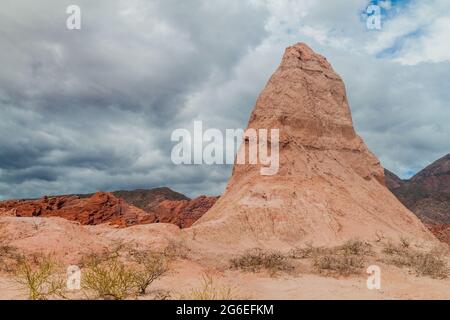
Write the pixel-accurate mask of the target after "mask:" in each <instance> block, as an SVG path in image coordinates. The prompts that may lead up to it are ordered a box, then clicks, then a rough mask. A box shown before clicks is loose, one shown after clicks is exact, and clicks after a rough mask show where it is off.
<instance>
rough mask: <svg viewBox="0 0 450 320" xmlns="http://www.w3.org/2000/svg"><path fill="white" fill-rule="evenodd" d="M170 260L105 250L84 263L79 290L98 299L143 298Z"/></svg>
mask: <svg viewBox="0 0 450 320" xmlns="http://www.w3.org/2000/svg"><path fill="white" fill-rule="evenodd" d="M125 253H126V254H125ZM169 261H170V258H168V257H166V255H165V253H155V252H150V251H137V250H130V251H127V252H121V249H117V250H116V249H113V250H111V251H109V250H105V251H104V252H102V253H100V254H98V255H90V256H88V257H87V258H85V259H84V260H83V266H84V268H83V277H82V287H83V289H84V290H85V291H86V292H88V293H90V292H93V293H95V295H96V298H100V299H114V300H123V299H126V298H129V297H132V296H137V295H144V294H145V293H146V291H147V288H148V287H149V286H150V285H151V284H152V283H153V282H154V281H155V280H156V279H158V278H160V277H162V276H163V275H164V274H165V273H166V272H167V271H168V269H169Z"/></svg>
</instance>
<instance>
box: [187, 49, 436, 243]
mask: <svg viewBox="0 0 450 320" xmlns="http://www.w3.org/2000/svg"><path fill="white" fill-rule="evenodd" d="M248 127H249V128H253V129H256V130H258V129H279V130H280V150H279V155H280V169H279V171H278V173H277V174H275V175H273V176H262V175H261V173H260V168H261V166H260V165H250V164H247V165H239V164H235V166H234V168H233V175H232V177H231V179H230V181H229V184H228V187H227V189H226V191H225V193H224V195H223V196H221V198H220V199H219V200H218V201H217V203H216V205H215V206H214V207H213V208H211V209H210V210H209V211H208V212H207V213H206V214H205V215H204V216H203V217H202V218H200V219H199V220H198V221H197V222H196V223H195V224H194V226H193V227H192V228H191V229H190V230H191V231H190V232H192V233H193V237H194V238H195V239H197V241H204V243H205V245H206V243H209V242H214V243H215V244H217V245H216V246H215V248H214V250H217V246H218V245H219V244H222V248H224V250H230V248H231V247H233V248H236V249H242V248H245V247H247V248H248V247H255V246H259V247H276V248H283V246H284V247H286V246H287V247H292V246H297V245H304V244H306V243H313V244H322V245H334V244H336V243H339V242H343V241H346V240H349V239H354V238H360V239H368V240H374V239H376V238H377V236H379V235H383V236H385V237H386V238H391V239H398V238H399V237H402V236H403V237H408V238H413V239H415V240H418V241H431V242H434V241H435V238H434V237H433V236H432V234H431V233H430V232H429V231H428V230H427V228H425V226H424V225H423V224H422V223H421V222H420V221H419V219H417V217H416V216H415V215H414V214H413V213H412V212H410V211H409V210H407V209H406V208H405V207H404V206H403V205H402V204H401V203H400V202H399V201H398V200H397V199H396V198H395V196H394V195H392V193H391V192H389V190H388V189H387V188H386V187H385V185H384V171H383V168H382V167H381V165H380V162H379V160H378V159H377V158H376V157H375V156H374V155H373V154H372V153H371V152H370V151H369V150H368V148H367V147H366V145H365V144H364V142H363V140H362V139H361V138H360V137H359V136H358V135H357V134H356V133H355V130H354V128H353V123H352V118H351V114H350V108H349V105H348V102H347V97H346V92H345V87H344V83H343V82H342V80H341V78H340V77H339V76H338V75H337V74H336V73H335V72H334V70H333V69H332V67H331V65H330V64H329V63H328V61H327V60H326V59H325V58H324V57H323V56H321V55H319V54H316V53H314V52H313V51H312V50H311V49H310V48H309V47H308V46H306V45H305V44H297V45H295V46H292V47H289V48H288V49H286V52H285V55H284V57H283V60H282V62H281V65H280V66H279V68H278V70H277V71H276V72H275V74H274V75H273V76H272V77H271V79H270V80H269V82H268V84H267V85H266V87H265V88H264V90H263V91H262V93H261V95H260V96H259V98H258V100H257V102H256V106H255V108H254V110H253V113H252V115H251V117H250V121H249V125H248ZM270 143H271V141H268V145H270ZM242 148H246V149H247V150H248V141H244V143H243V145H242V146H241V151H242Z"/></svg>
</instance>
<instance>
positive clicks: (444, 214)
mask: <svg viewBox="0 0 450 320" xmlns="http://www.w3.org/2000/svg"><path fill="white" fill-rule="evenodd" d="M386 185H387V186H388V188H389V189H390V190H391V191H392V192H393V193H394V194H395V195H396V196H397V198H398V199H399V200H400V201H401V202H402V203H403V204H404V205H405V206H406V207H407V208H408V209H410V210H411V211H413V212H414V213H415V214H416V215H417V216H418V217H419V218H420V219H421V220H422V221H423V222H424V223H425V224H427V225H429V227H430V228H431V230H432V231H434V233H435V234H436V235H437V236H438V238H440V239H444V240H446V241H447V242H449V243H450V154H448V155H446V156H444V157H442V158H441V159H439V160H437V161H436V162H434V163H432V164H431V165H429V166H428V167H426V168H425V169H423V170H422V171H420V172H419V173H417V174H416V175H415V176H414V177H412V178H411V179H409V180H401V179H400V178H399V177H397V176H396V175H395V174H394V173H392V172H390V171H388V170H386Z"/></svg>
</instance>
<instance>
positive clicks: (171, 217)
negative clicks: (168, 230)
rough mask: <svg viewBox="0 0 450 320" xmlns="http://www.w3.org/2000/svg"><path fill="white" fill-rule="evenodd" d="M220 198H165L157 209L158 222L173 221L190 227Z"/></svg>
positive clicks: (180, 225) (178, 224)
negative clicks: (175, 199) (171, 199)
mask: <svg viewBox="0 0 450 320" xmlns="http://www.w3.org/2000/svg"><path fill="white" fill-rule="evenodd" d="M218 199H219V197H206V196H201V197H198V198H196V199H193V200H180V201H170V200H164V201H162V202H161V203H160V204H159V206H158V207H157V208H156V210H155V214H156V217H157V218H156V222H162V223H173V224H176V225H177V226H179V227H180V228H188V227H190V226H192V224H194V222H195V221H197V220H198V219H200V218H201V217H202V216H203V215H204V214H205V213H206V212H207V211H208V210H209V209H210V208H211V207H212V206H213V205H214V204H215V203H216V201H217V200H218Z"/></svg>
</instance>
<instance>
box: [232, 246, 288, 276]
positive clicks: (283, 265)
mask: <svg viewBox="0 0 450 320" xmlns="http://www.w3.org/2000/svg"><path fill="white" fill-rule="evenodd" d="M230 262H231V267H232V268H234V269H241V270H244V271H249V272H260V271H261V270H263V269H265V270H267V271H269V273H270V274H271V275H275V274H277V273H278V272H281V271H290V270H292V269H293V266H292V265H291V264H290V263H289V261H288V259H287V257H286V256H285V255H283V254H282V253H280V252H276V251H263V250H261V249H253V250H249V251H247V252H245V253H244V254H243V255H241V256H239V257H236V258H233V259H231V261H230Z"/></svg>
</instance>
